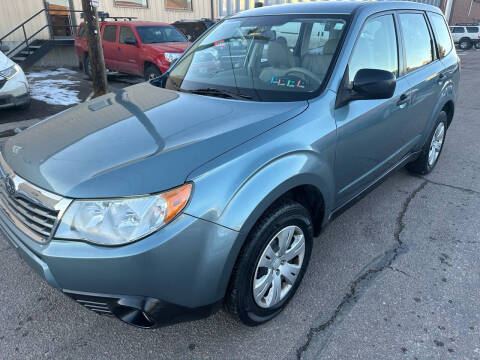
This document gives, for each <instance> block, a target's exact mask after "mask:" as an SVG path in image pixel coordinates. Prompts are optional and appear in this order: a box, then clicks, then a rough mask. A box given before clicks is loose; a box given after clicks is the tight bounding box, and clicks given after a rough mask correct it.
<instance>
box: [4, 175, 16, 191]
mask: <svg viewBox="0 0 480 360" xmlns="http://www.w3.org/2000/svg"><path fill="white" fill-rule="evenodd" d="M5 189H7V192H8V193H9V194H10V195H15V193H16V190H15V184H14V183H13V180H12V179H10V178H9V177H8V176H7V177H6V178H5Z"/></svg>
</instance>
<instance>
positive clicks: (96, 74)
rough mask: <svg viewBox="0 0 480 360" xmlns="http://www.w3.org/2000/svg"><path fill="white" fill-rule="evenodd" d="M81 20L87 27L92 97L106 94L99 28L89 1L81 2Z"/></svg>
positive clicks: (105, 75)
mask: <svg viewBox="0 0 480 360" xmlns="http://www.w3.org/2000/svg"><path fill="white" fill-rule="evenodd" d="M82 10H83V19H84V20H85V25H86V27H87V43H88V56H89V59H90V69H91V73H92V80H93V97H97V96H101V95H104V94H106V93H107V92H108V83H107V72H106V69H105V59H104V58H103V47H102V40H101V39H100V26H99V25H98V13H97V8H95V7H93V6H92V5H91V0H82Z"/></svg>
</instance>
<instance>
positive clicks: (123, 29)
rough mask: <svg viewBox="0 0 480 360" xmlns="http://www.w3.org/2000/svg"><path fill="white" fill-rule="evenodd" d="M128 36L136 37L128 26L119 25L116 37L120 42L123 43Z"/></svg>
mask: <svg viewBox="0 0 480 360" xmlns="http://www.w3.org/2000/svg"><path fill="white" fill-rule="evenodd" d="M128 38H133V39H136V38H135V34H134V33H133V30H132V29H130V28H129V27H128V26H120V36H119V38H118V41H119V42H120V44H125V40H126V39H128Z"/></svg>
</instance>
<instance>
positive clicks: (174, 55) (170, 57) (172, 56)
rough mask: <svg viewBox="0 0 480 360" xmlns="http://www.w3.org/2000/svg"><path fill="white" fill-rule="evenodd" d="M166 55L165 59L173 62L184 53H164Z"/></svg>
mask: <svg viewBox="0 0 480 360" xmlns="http://www.w3.org/2000/svg"><path fill="white" fill-rule="evenodd" d="M164 56H165V59H167V61H168V62H169V63H173V62H174V61H175V60H177V59H178V58H179V57H180V56H182V53H168V52H166V53H164Z"/></svg>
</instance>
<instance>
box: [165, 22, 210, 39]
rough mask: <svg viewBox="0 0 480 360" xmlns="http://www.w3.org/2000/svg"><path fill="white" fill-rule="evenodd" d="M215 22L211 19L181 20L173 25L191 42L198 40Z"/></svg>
mask: <svg viewBox="0 0 480 360" xmlns="http://www.w3.org/2000/svg"><path fill="white" fill-rule="evenodd" d="M213 24H215V22H214V21H213V20H210V19H199V20H179V21H175V22H174V23H173V24H172V25H173V26H175V27H176V28H177V29H178V30H180V31H181V32H182V33H183V34H184V35H185V36H186V37H187V38H188V39H189V40H190V41H195V40H197V39H198V38H199V37H200V35H202V34H203V33H204V32H205V31H206V30H207V29H208V28H209V27H211V26H212V25H213Z"/></svg>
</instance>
